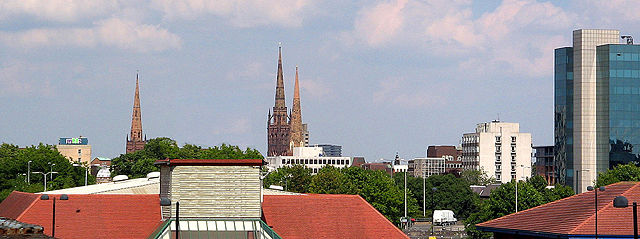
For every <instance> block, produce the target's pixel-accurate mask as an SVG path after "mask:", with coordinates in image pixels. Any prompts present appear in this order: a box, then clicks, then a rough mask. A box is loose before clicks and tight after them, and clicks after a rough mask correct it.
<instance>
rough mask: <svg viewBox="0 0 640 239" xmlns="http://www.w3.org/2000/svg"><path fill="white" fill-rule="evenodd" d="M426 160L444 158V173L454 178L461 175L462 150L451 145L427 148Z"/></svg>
mask: <svg viewBox="0 0 640 239" xmlns="http://www.w3.org/2000/svg"><path fill="white" fill-rule="evenodd" d="M427 158H445V159H446V160H445V172H446V173H450V174H453V175H456V176H459V175H460V173H462V170H463V168H462V148H460V147H459V146H458V147H456V146H451V145H434V146H429V147H428V148H427Z"/></svg>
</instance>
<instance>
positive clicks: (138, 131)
mask: <svg viewBox="0 0 640 239" xmlns="http://www.w3.org/2000/svg"><path fill="white" fill-rule="evenodd" d="M145 138H146V137H145ZM145 141H146V139H144V140H143V138H142V115H141V112H140V84H139V80H138V74H136V93H135V95H134V96H133V114H132V116H131V138H130V139H129V140H127V153H130V152H135V151H138V150H141V149H142V148H144V145H145Z"/></svg>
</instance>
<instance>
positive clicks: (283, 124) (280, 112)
mask: <svg viewBox="0 0 640 239" xmlns="http://www.w3.org/2000/svg"><path fill="white" fill-rule="evenodd" d="M290 133H291V126H290V125H289V116H288V112H287V106H286V104H285V99H284V79H283V77H282V48H281V47H279V48H278V75H277V77H276V103H275V105H274V106H273V114H272V113H271V111H269V115H268V120H267V156H268V157H271V156H290V155H292V150H291V149H292V148H291V146H290V139H291V138H290V137H291V135H290Z"/></svg>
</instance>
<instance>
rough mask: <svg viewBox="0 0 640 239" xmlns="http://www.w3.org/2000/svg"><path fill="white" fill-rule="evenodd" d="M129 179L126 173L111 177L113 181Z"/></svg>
mask: <svg viewBox="0 0 640 239" xmlns="http://www.w3.org/2000/svg"><path fill="white" fill-rule="evenodd" d="M127 179H129V177H128V176H127V175H118V176H115V177H113V182H119V181H124V180H127Z"/></svg>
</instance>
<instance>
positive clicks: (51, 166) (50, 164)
mask: <svg viewBox="0 0 640 239" xmlns="http://www.w3.org/2000/svg"><path fill="white" fill-rule="evenodd" d="M53 166H56V164H55V163H54V164H52V163H51V162H49V167H50V170H49V172H53ZM49 180H51V181H53V174H51V178H50V179H49Z"/></svg>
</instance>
